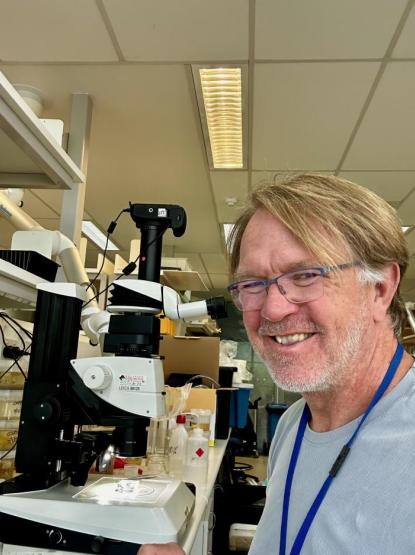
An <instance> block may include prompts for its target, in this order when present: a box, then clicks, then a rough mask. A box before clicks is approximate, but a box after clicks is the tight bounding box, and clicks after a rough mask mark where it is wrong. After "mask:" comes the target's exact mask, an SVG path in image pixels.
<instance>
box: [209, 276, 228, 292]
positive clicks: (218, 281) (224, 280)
mask: <svg viewBox="0 0 415 555" xmlns="http://www.w3.org/2000/svg"><path fill="white" fill-rule="evenodd" d="M209 277H210V281H211V282H212V285H213V288H214V289H225V288H226V287H227V286H228V285H229V275H228V274H212V273H210V274H209Z"/></svg>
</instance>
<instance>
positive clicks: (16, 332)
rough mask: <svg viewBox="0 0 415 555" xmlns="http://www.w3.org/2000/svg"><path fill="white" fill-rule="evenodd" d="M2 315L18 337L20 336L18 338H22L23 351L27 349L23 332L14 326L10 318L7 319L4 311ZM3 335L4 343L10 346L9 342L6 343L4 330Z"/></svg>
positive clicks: (0, 314) (0, 315)
mask: <svg viewBox="0 0 415 555" xmlns="http://www.w3.org/2000/svg"><path fill="white" fill-rule="evenodd" d="M0 317H1V318H2V319H3V320H4V321H5V322H6V324H7V325H8V326H10V327H11V328H12V330H13V331H14V333H15V334H16V335H17V337H18V338H19V339H20V341H21V342H22V346H23V351H25V350H26V343H25V342H24V339H23V337H22V335H21V334H20V333H19V331H18V330H17V329H16V328H15V327H14V325H13V324H12V323H11V322H10V321H9V320H7V318H5V317H4V314H3V313H0ZM12 321H13V320H12ZM1 335H2V339H3V342H4V345H5V346H6V347H8V345H7V343H6V340H5V339H4V333H3V331H2V334H1Z"/></svg>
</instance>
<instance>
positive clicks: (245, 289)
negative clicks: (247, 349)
mask: <svg viewBox="0 0 415 555" xmlns="http://www.w3.org/2000/svg"><path fill="white" fill-rule="evenodd" d="M263 289H264V286H263V284H262V283H261V282H260V281H249V282H246V283H241V284H240V285H239V291H240V292H242V293H259V292H260V291H262V290H263Z"/></svg>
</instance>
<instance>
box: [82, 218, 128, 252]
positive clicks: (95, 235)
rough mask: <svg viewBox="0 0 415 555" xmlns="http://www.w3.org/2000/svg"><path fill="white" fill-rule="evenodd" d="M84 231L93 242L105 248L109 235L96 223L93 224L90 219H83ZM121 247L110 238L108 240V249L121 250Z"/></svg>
mask: <svg viewBox="0 0 415 555" xmlns="http://www.w3.org/2000/svg"><path fill="white" fill-rule="evenodd" d="M82 233H83V234H84V235H86V236H87V237H88V239H91V241H92V242H93V243H95V244H96V245H97V246H98V247H99V248H100V249H102V250H105V243H106V242H107V236H106V235H105V233H102V231H101V230H100V229H98V228H97V226H96V225H95V224H93V223H92V222H91V221H89V220H83V221H82ZM119 250H120V248H119V247H117V245H116V244H115V243H113V242H112V241H111V240H110V239H109V240H108V246H107V251H119Z"/></svg>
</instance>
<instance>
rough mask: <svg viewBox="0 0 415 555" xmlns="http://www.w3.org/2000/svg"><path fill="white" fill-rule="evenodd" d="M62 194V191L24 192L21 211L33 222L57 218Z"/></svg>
mask: <svg viewBox="0 0 415 555" xmlns="http://www.w3.org/2000/svg"><path fill="white" fill-rule="evenodd" d="M51 193H52V194H51ZM62 194H63V192H62V191H49V190H36V191H35V192H32V191H25V194H24V197H23V203H24V204H23V210H24V211H25V212H27V213H28V214H30V215H31V217H32V218H34V219H35V220H38V218H56V217H59V214H60V210H61V202H60V199H62ZM58 199H59V200H58Z"/></svg>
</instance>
